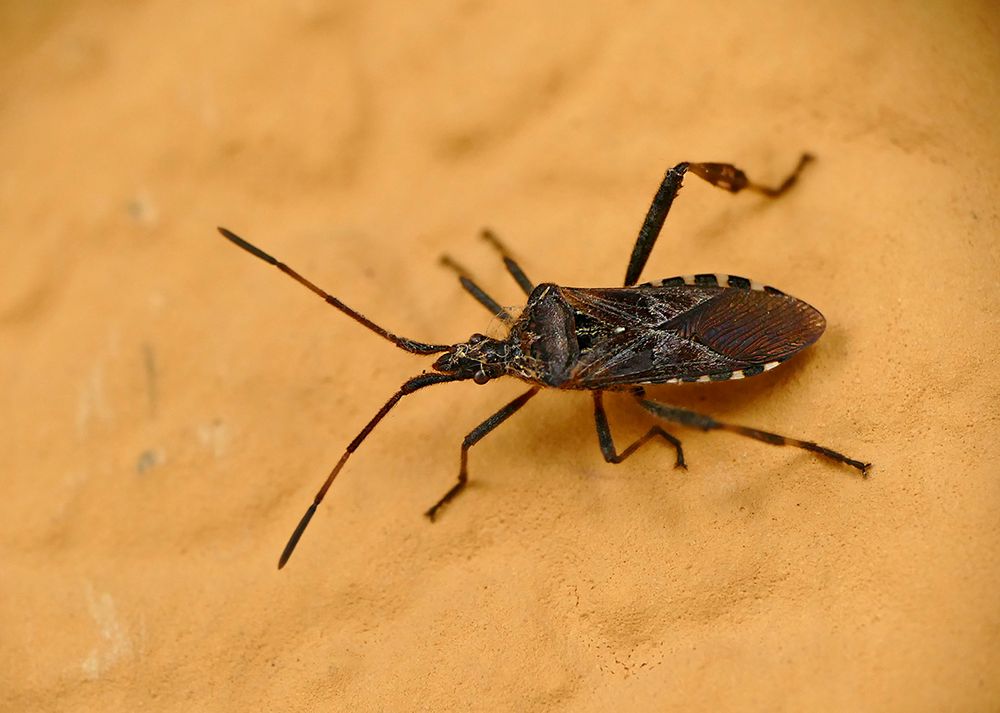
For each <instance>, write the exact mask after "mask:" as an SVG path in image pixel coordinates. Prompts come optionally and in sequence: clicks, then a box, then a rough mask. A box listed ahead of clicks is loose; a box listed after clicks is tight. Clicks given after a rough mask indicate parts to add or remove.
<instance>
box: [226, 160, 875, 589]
mask: <svg viewBox="0 0 1000 713" xmlns="http://www.w3.org/2000/svg"><path fill="white" fill-rule="evenodd" d="M811 160H812V156H810V155H809V154H803V155H802V157H801V158H800V159H799V163H798V165H797V166H796V168H795V170H794V171H793V172H792V173H791V174H790V175H789V176H788V177H787V178H786V179H785V180H784V181H783V182H782V183H781V184H780V185H779V186H778V187H777V188H771V187H768V186H763V185H759V184H757V183H754V182H752V181H750V180H749V179H748V178H747V176H746V174H745V173H744V172H743V171H741V170H740V169H738V168H736V167H735V166H733V165H731V164H728V163H686V162H685V163H679V164H677V165H676V166H674V167H673V168H671V169H669V170H668V171H667V172H666V174H665V176H664V178H663V181H662V182H661V184H660V187H659V189H658V190H657V191H656V195H655V196H654V197H653V201H652V204H651V205H650V207H649V211H648V212H647V214H646V219H645V221H644V222H643V224H642V228H641V229H640V230H639V237H638V239H637V240H636V242H635V247H634V248H633V250H632V256H631V258H630V259H629V262H628V268H627V270H626V272H625V284H624V286H623V287H611V288H579V287H561V286H559V285H555V284H551V283H542V284H539V285H535V284H534V283H533V282H532V281H531V280H530V279H528V277H527V275H526V274H525V273H524V271H523V270H522V269H521V267H520V266H519V265H518V264H517V262H515V261H514V259H513V258H512V257H511V255H510V253H509V252H508V250H507V249H506V248H505V247H504V245H503V244H502V243H501V242H500V240H499V239H498V238H497V237H496V235H494V234H493V233H492V232H490V231H488V230H486V231H484V232H483V237H484V238H485V239H486V240H487V241H488V242H489V243H491V244H492V246H493V247H494V248H495V249H496V250H497V252H498V253H499V254H500V257H501V258H502V260H503V263H504V265H505V267H506V268H507V271H508V272H509V273H510V275H511V277H513V278H514V280H515V281H516V282H517V284H518V285H519V286H520V287H521V289H522V290H524V292H525V294H527V296H528V300H527V305H526V306H525V308H524V310H523V312H522V313H521V314H520V315H519V316H518V317H516V318H515V317H513V316H512V315H511V314H510V313H509V312H508V311H507V310H506V309H505V308H504V307H502V306H501V305H500V304H499V303H498V302H497V301H496V300H494V299H493V298H492V297H490V296H489V295H488V294H487V293H486V292H485V291H483V289H482V288H481V287H479V285H477V284H476V283H475V282H474V281H473V279H472V278H471V277H470V276H469V274H468V273H467V272H466V271H465V270H464V269H462V268H461V266H459V265H458V264H457V263H456V262H455V261H454V260H452V259H451V258H449V257H447V256H445V257H443V258H442V262H443V263H444V264H445V265H446V266H448V267H450V268H451V269H453V270H454V271H456V272H457V273H458V277H459V282H460V283H461V285H462V287H463V288H464V289H465V290H466V291H467V292H468V293H469V294H470V295H472V297H473V298H475V299H476V301H478V302H479V303H480V304H481V305H483V306H484V307H485V308H486V309H488V310H489V311H490V312H491V313H492V314H493V315H494V316H496V317H498V318H499V319H500V320H501V321H502V322H503V323H504V324H505V325H506V327H507V336H506V338H504V339H495V338H492V337H488V336H485V335H483V334H473V335H472V336H471V337H469V339H468V341H466V342H461V343H459V344H427V343H424V342H419V341H416V340H414V339H407V338H405V337H400V336H398V335H396V334H393V333H392V332H389V331H388V330H386V329H384V328H382V327H380V326H379V325H377V324H375V323H374V322H372V321H371V320H370V319H368V318H367V317H365V316H364V315H362V314H361V313H360V312H357V311H356V310H354V309H352V308H350V307H348V306H347V305H346V304H344V303H343V302H341V301H340V300H339V299H337V298H336V297H334V296H333V295H331V294H329V293H328V292H326V291H325V290H323V289H321V288H319V287H317V286H316V285H315V284H313V283H312V282H310V281H309V280H307V279H306V278H304V277H303V276H302V275H300V274H299V273H297V272H296V271H295V270H293V269H292V268H290V267H288V266H287V265H285V264H284V263H282V262H279V261H278V260H276V259H275V258H273V257H271V256H270V255H269V254H267V253H266V252H264V251H263V250H260V249H259V248H257V247H255V246H254V245H251V244H250V243H248V242H247V241H245V240H243V239H242V238H240V237H239V236H237V235H236V234H235V233H233V232H231V231H229V230H227V229H225V228H219V232H220V233H222V235H223V236H224V237H226V238H227V239H229V240H230V241H231V242H233V243H235V244H236V245H238V246H239V247H241V248H243V249H244V250H246V251H247V252H249V253H250V254H252V255H255V256H256V257H258V258H260V259H261V260H263V261H264V262H266V263H268V264H270V265H274V266H275V267H277V268H278V269H279V270H281V271H282V272H283V273H285V274H286V275H288V276H289V277H291V278H292V279H294V280H295V281H297V282H298V283H299V284H301V285H304V286H305V287H307V288H308V289H310V290H312V291H313V292H314V293H316V294H317V295H319V296H320V297H322V298H323V299H324V300H325V301H326V302H327V303H329V304H331V305H332V306H334V307H336V308H337V309H338V310H340V311H341V312H343V313H344V314H346V315H347V316H349V317H351V318H352V319H354V320H355V321H357V322H359V323H361V324H362V325H364V326H365V327H367V328H368V329H370V330H371V331H373V332H375V333H376V334H378V335H379V336H381V337H383V338H384V339H387V340H388V341H390V342H392V343H393V344H395V345H396V346H397V347H399V348H400V349H403V350H404V351H407V352H411V353H413V354H421V355H429V354H440V355H441V356H439V357H438V358H437V359H436V361H435V362H434V363H433V365H432V368H433V371H430V372H426V371H425V372H423V373H421V374H419V375H417V376H414V377H413V378H411V379H409V380H407V381H406V382H405V383H404V384H403V385H402V386H401V387H400V388H399V390H398V391H396V393H395V394H393V395H392V397H391V398H390V399H389V400H388V401H387V402H386V403H385V405H383V406H382V408H380V409H379V410H378V412H377V413H376V414H375V415H374V416H373V417H372V418H371V420H370V421H368V423H367V424H365V426H364V428H362V429H361V431H360V432H359V433H358V435H357V436H355V438H354V440H352V441H351V442H350V443H349V444H348V445H347V448H346V449H345V451H344V454H343V455H342V456H341V457H340V460H339V461H337V464H336V465H335V466H334V467H333V469H332V470H331V471H330V474H329V475H328V476H327V478H326V480H325V481H324V482H323V485H322V487H320V489H319V492H317V493H316V496H315V497H314V498H313V502H312V504H311V505H310V506H309V508H308V510H306V513H305V515H303V516H302V519H301V520H300V521H299V524H298V525H297V526H296V528H295V530H294V531H293V532H292V536H291V537H290V538H289V540H288V544H287V545H286V546H285V549H284V550H283V551H282V553H281V557H280V559H279V560H278V568H279V569H281V568H282V567H284V566H285V564H286V563H287V562H288V558H289V557H291V555H292V552H293V551H294V549H295V546H296V545H297V544H298V542H299V539H300V538H301V537H302V533H303V532H304V531H305V529H306V526H307V525H308V524H309V521H310V520H311V519H312V517H313V515H314V514H315V512H316V508H317V507H318V506H319V504H320V503H321V502H322V501H323V498H324V497H325V496H326V493H327V491H328V490H329V489H330V486H331V485H332V484H333V481H334V479H335V478H336V477H337V474H338V473H340V471H341V470H342V469H343V467H344V464H345V463H346V462H347V460H348V458H350V456H351V454H352V453H354V451H356V450H357V449H358V447H359V446H360V445H361V443H362V442H363V441H364V440H365V438H367V437H368V435H369V434H370V433H371V432H372V429H374V428H375V426H377V425H378V423H379V422H380V421H381V420H382V419H383V418H385V416H386V414H388V413H389V411H390V410H392V408H393V407H394V406H395V405H396V404H397V403H398V402H399V401H400V399H402V398H403V397H404V396H406V395H408V394H412V393H413V392H415V391H419V390H420V389H423V388H426V387H428V386H433V385H435V384H443V383H446V382H451V381H466V380H470V379H471V380H472V381H474V382H475V383H477V384H486V383H487V382H489V381H492V380H493V379H496V378H499V377H501V376H513V377H515V378H518V379H520V380H522V381H525V382H527V383H528V384H530V385H531V387H530V388H529V389H528V390H527V391H525V392H524V393H523V394H521V395H520V396H518V397H517V398H516V399H514V400H513V401H511V402H510V403H508V404H507V405H506V406H504V407H503V408H501V409H500V410H499V411H497V412H496V413H494V414H493V415H492V416H490V417H489V418H487V419H486V420H485V421H483V422H482V423H481V424H479V425H478V426H476V428H474V429H473V430H472V431H470V432H469V434H468V435H467V436H466V437H465V440H463V441H462V448H461V455H460V465H459V472H458V480H457V482H456V483H455V484H454V485H453V486H452V487H451V488H450V489H449V490H448V491H447V492H446V493H445V494H444V495H443V496H442V497H441V498H440V499H439V500H438V501H437V502H436V503H435V504H434V505H433V506H431V508H430V509H429V510H427V512H426V513H425V515H426V516H427V517H428V518H430V519H431V520H432V521H433V520H434V518H435V517H436V516H437V515H438V513H439V511H440V510H441V508H442V507H444V506H445V505H446V504H447V503H449V502H451V500H452V499H454V497H455V496H456V495H458V493H460V492H461V491H462V489H463V488H465V485H466V483H467V482H468V455H469V449H470V448H472V446H474V445H476V444H477V443H479V441H481V440H482V439H483V438H484V437H485V436H486V435H487V434H488V433H490V432H491V431H493V430H494V429H495V428H496V427H497V426H499V425H500V424H501V423H503V422H504V421H506V420H507V419H508V418H510V417H511V416H512V415H514V413H515V412H517V411H518V410H519V409H520V408H521V407H522V406H524V405H525V404H526V403H528V401H529V400H530V399H531V398H532V397H534V396H535V394H537V393H538V392H539V391H540V390H541V389H543V388H555V389H573V390H580V391H590V392H591V394H592V395H593V400H594V422H595V424H596V427H597V439H598V443H599V444H600V448H601V453H602V454H603V456H604V459H605V460H606V461H607V462H609V463H621V462H622V461H624V460H625V459H626V458H628V457H629V456H630V455H632V454H633V453H635V452H636V451H637V450H638V449H639V448H641V447H642V446H643V445H644V444H646V443H647V442H648V441H650V440H652V439H654V438H661V439H663V440H664V441H666V442H667V443H669V444H670V445H671V446H672V447H673V448H674V451H675V454H676V459H675V467H678V468H686V467H687V466H686V464H685V461H684V451H683V449H682V448H681V442H680V440H678V439H677V437H675V436H674V435H672V434H671V433H668V432H667V431H665V430H664V429H663V428H662V427H661V426H659V425H655V426H653V427H652V428H650V429H649V431H647V432H646V434H645V435H643V436H642V437H641V438H639V439H637V440H636V441H635V442H634V443H632V444H631V445H629V446H627V447H626V448H625V449H624V450H622V451H618V450H617V448H616V446H615V444H614V440H613V439H612V436H611V429H610V427H609V425H608V418H607V415H606V413H605V410H604V404H603V400H602V397H603V394H604V392H605V391H621V392H626V393H628V394H630V395H631V396H632V397H634V399H635V400H636V402H637V403H638V404H639V406H641V407H642V408H643V409H645V410H646V411H648V412H649V413H651V414H652V415H653V416H656V417H658V418H660V419H663V420H665V421H671V422H674V423H677V424H680V425H682V426H689V427H693V428H699V429H701V430H704V431H712V430H721V431H729V432H731V433H737V434H739V435H742V436H747V437H749V438H754V439H757V440H759V441H763V442H764V443H770V444H771V445H777V446H794V447H796V448H802V449H805V450H807V451H812V452H813V453H816V454H818V455H820V456H823V457H825V458H828V459H830V460H833V461H836V462H838V463H844V464H846V465H848V466H851V467H852V468H856V469H857V470H858V471H860V472H861V474H862V476H867V474H868V469H869V467H870V466H871V464H870V463H863V462H861V461H858V460H854V459H853V458H849V457H847V456H846V455H844V454H842V453H838V452H837V451H834V450H832V449H830V448H827V447H825V446H821V445H818V444H816V443H813V442H812V441H803V440H799V439H796V438H789V437H786V436H780V435H778V434H775V433H769V432H767V431H761V430H758V429H756V428H749V427H746V426H738V425H735V424H731V423H723V422H721V421H717V420H715V419H713V418H711V417H709V416H705V415H702V414H699V413H695V412H693V411H688V410H686V409H681V408H676V407H674V406H669V405H667V404H664V403H661V402H659V401H653V400H651V399H649V398H647V396H646V392H645V391H644V389H643V385H646V384H666V383H678V382H704V381H727V380H731V379H742V378H745V377H750V376H756V375H757V374H761V373H763V372H765V371H767V370H769V369H772V368H774V367H776V366H778V365H779V364H780V363H781V362H783V361H785V360H786V359H788V358H790V357H792V356H794V355H795V354H797V353H798V352H800V351H802V350H803V349H805V348H806V347H808V346H809V345H810V344H812V343H813V342H815V341H816V340H817V339H819V337H820V335H821V334H822V333H823V330H824V329H825V328H826V320H825V319H824V317H823V315H822V314H820V313H819V311H818V310H816V309H815V308H813V307H811V306H810V305H808V304H806V303H805V302H803V301H802V300H799V299H796V298H794V297H791V296H789V295H786V294H785V293H783V292H781V291H780V290H778V289H775V288H773V287H770V286H767V285H762V284H760V283H758V282H755V281H753V280H749V279H747V278H743V277H736V276H733V275H720V274H714V273H706V274H700V275H693V276H684V277H670V278H667V279H665V280H657V281H654V282H646V283H643V284H636V283H637V282H638V280H639V275H640V273H641V272H642V269H643V267H644V266H645V265H646V261H647V260H648V258H649V254H650V252H651V251H652V249H653V245H654V244H655V243H656V239H657V238H658V237H659V234H660V231H661V229H662V227H663V223H664V221H665V220H666V217H667V213H668V212H669V210H670V206H671V204H672V203H673V201H674V198H675V197H676V195H677V192H678V191H679V190H680V187H681V183H682V181H683V179H684V176H685V174H688V173H691V174H694V175H695V176H698V177H699V178H701V179H704V180H705V181H707V182H709V183H711V184H712V185H714V186H717V187H719V188H723V189H725V190H727V191H729V192H731V193H738V192H740V191H742V190H744V189H748V190H751V191H755V192H757V193H760V194H762V195H764V196H767V197H769V198H776V197H778V196H780V195H782V194H783V193H785V192H786V191H787V190H788V189H789V188H791V187H792V185H793V184H794V183H795V182H796V180H797V178H798V176H799V174H800V173H801V171H802V169H803V168H804V167H805V166H806V165H807V164H808V163H809V162H810V161H811Z"/></svg>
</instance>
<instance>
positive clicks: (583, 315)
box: [562, 284, 826, 389]
mask: <svg viewBox="0 0 1000 713" xmlns="http://www.w3.org/2000/svg"><path fill="white" fill-rule="evenodd" d="M562 293H563V296H564V298H565V299H566V301H567V303H568V304H569V305H570V306H571V307H572V308H573V310H574V316H575V318H576V322H577V339H578V342H579V346H580V356H579V360H578V362H577V364H576V366H575V368H574V369H573V372H572V380H573V381H574V382H575V383H576V385H577V386H578V387H579V388H586V389H596V388H609V387H614V386H620V385H625V384H655V383H664V382H670V381H696V380H698V379H699V378H714V379H719V380H721V379H728V378H734V375H737V374H738V375H739V376H744V375H746V376H750V375H753V374H756V373H760V372H761V371H763V370H764V366H765V365H769V364H772V363H777V362H780V361H784V360H785V359H787V358H789V357H790V356H792V355H793V354H795V353H797V352H799V351H801V350H802V349H804V348H805V347H807V346H809V345H810V344H812V343H813V342H815V341H816V340H817V339H818V338H819V336H820V335H821V334H822V333H823V330H824V328H825V325H826V322H825V320H824V319H823V315H821V314H820V313H819V312H818V311H817V310H816V309H814V308H813V307H811V306H809V305H808V304H806V303H805V302H803V301H801V300H798V299H796V298H794V297H790V296H788V295H784V294H781V293H780V292H777V291H763V290H752V289H740V288H728V287H719V286H703V285H689V284H680V285H670V286H662V285H655V284H651V285H640V286H638V287H635V288H613V289H578V288H563V290H562ZM744 370H747V373H745V374H744V373H743V372H744Z"/></svg>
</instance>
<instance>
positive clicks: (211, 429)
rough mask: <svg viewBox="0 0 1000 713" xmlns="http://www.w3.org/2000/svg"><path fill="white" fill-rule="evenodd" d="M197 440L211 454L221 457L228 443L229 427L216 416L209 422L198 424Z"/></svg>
mask: <svg viewBox="0 0 1000 713" xmlns="http://www.w3.org/2000/svg"><path fill="white" fill-rule="evenodd" d="M198 440H199V441H201V445H203V446H205V448H207V449H208V450H209V451H211V452H212V455H213V456H215V457H216V458H221V457H222V456H223V455H225V453H226V447H227V446H228V445H229V429H227V428H226V425H225V424H224V423H223V422H222V420H221V419H218V418H216V419H214V420H213V421H212V422H211V423H205V424H202V425H200V426H198Z"/></svg>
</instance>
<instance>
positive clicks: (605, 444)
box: [594, 391, 687, 468]
mask: <svg viewBox="0 0 1000 713" xmlns="http://www.w3.org/2000/svg"><path fill="white" fill-rule="evenodd" d="M603 396H604V394H603V393H602V392H600V391H595V392H594V422H595V423H596V425H597V440H598V441H599V442H600V444H601V453H602V454H603V455H604V460H606V461H607V462H608V463H621V462H622V461H624V460H625V459H626V458H628V457H629V456H630V455H632V454H633V453H635V452H636V451H637V450H639V449H640V448H642V446H643V445H644V444H645V443H646V442H647V441H648V440H650V439H651V438H653V437H654V436H660V437H661V438H663V439H664V440H666V441H668V442H669V443H670V444H672V445H673V447H674V450H675V451H677V461H676V462H675V463H674V467H675V468H687V464H686V463H685V462H684V451H683V449H682V448H681V442H680V439H678V438H677V437H676V436H673V435H671V434H669V433H667V432H666V431H664V430H663V429H662V428H660V427H659V426H653V427H652V428H651V429H649V431H647V432H646V435H644V436H643V437H642V438H639V439H638V440H636V442H635V443H633V444H632V445H630V446H628V447H627V448H626V449H625V450H623V451H622V452H621V453H618V452H617V451H616V450H615V442H614V439H613V438H612V437H611V427H610V426H609V425H608V415H607V414H606V413H605V411H604V398H603Z"/></svg>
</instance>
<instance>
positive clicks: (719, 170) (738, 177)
mask: <svg viewBox="0 0 1000 713" xmlns="http://www.w3.org/2000/svg"><path fill="white" fill-rule="evenodd" d="M812 160H813V156H812V154H808V153H804V154H802V156H800V157H799V163H798V165H797V166H796V167H795V170H794V171H792V172H791V173H790V174H789V175H788V177H787V178H785V180H784V181H782V182H781V185H779V186H778V187H777V188H771V187H770V186H762V185H760V184H759V183H754V182H753V181H751V180H750V179H749V178H747V175H746V174H745V173H744V172H743V171H741V170H740V169H738V168H736V166H734V165H732V164H731V163H691V164H688V170H689V171H690V172H691V173H693V174H694V175H696V176H698V177H699V178H702V179H704V180H706V181H708V182H709V183H711V184H712V185H713V186H717V187H719V188H722V189H724V190H727V191H729V192H730V193H739V192H740V191H742V190H743V189H744V188H747V189H749V190H751V191H756V192H757V193H762V194H763V195H765V196H768V197H770V198H777V197H778V196H780V195H781V194H782V193H784V192H785V191H787V190H788V189H789V188H791V187H792V186H793V185H795V181H796V180H797V179H798V177H799V174H800V173H802V169H803V168H805V167H806V166H807V165H808V164H809V162H810V161H812Z"/></svg>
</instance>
